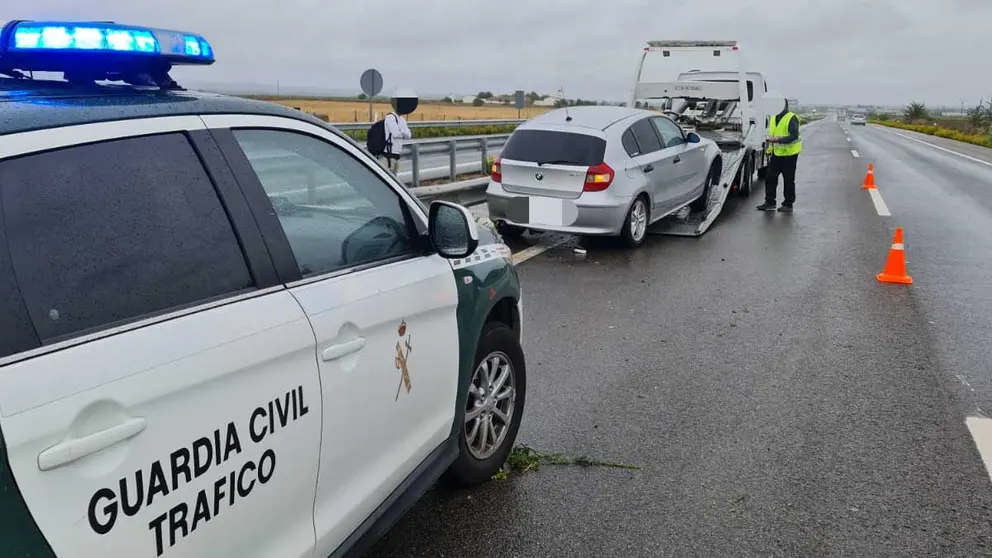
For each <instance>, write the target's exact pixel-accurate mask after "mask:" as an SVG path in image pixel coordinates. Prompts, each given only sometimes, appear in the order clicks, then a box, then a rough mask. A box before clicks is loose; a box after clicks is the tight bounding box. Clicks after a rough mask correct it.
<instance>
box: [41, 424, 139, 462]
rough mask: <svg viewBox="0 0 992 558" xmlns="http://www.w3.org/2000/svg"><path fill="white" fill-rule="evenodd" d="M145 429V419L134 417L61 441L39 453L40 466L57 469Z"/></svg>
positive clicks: (127, 438)
mask: <svg viewBox="0 0 992 558" xmlns="http://www.w3.org/2000/svg"><path fill="white" fill-rule="evenodd" d="M144 429H145V419H143V418H133V419H131V420H128V421H125V422H123V423H121V424H118V425H117V426H112V427H110V428H108V429H106V430H101V431H99V432H97V433H95V434H90V435H89V436H83V437H82V438H75V439H72V440H66V441H64V442H59V443H58V444H55V445H54V446H52V447H50V448H48V449H46V450H45V451H43V452H41V453H39V454H38V468H39V469H41V470H42V471H49V470H51V469H56V468H58V467H61V466H63V465H68V464H69V463H72V462H73V461H76V460H79V459H82V458H84V457H86V456H88V455H92V454H94V453H96V452H98V451H100V450H104V449H107V448H109V447H111V446H114V445H117V444H119V443H121V442H123V441H125V440H129V439H131V438H133V437H135V436H137V435H138V434H141V432H142V431H144Z"/></svg>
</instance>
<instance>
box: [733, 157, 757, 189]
mask: <svg viewBox="0 0 992 558" xmlns="http://www.w3.org/2000/svg"><path fill="white" fill-rule="evenodd" d="M752 161H753V158H752V157H747V158H746V159H745V160H744V163H743V165H744V166H743V168H741V177H740V183H739V184H738V185H737V195H739V196H740V197H742V198H746V197H748V196H750V195H751V183H752V181H753V180H754V170H753V169H754V163H753V162H752Z"/></svg>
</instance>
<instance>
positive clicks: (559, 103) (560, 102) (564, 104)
mask: <svg viewBox="0 0 992 558" xmlns="http://www.w3.org/2000/svg"><path fill="white" fill-rule="evenodd" d="M567 106H568V101H566V100H565V99H558V100H556V101H555V108H562V107H567Z"/></svg>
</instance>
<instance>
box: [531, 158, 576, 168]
mask: <svg viewBox="0 0 992 558" xmlns="http://www.w3.org/2000/svg"><path fill="white" fill-rule="evenodd" d="M544 165H576V166H583V165H579V163H576V162H575V161H571V160H568V159H550V160H548V161H538V162H537V166H539V167H542V166H544Z"/></svg>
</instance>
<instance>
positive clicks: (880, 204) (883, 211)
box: [868, 188, 892, 217]
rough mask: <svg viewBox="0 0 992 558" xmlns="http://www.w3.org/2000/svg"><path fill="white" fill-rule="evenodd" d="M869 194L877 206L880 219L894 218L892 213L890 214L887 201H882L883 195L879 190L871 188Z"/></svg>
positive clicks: (876, 211) (876, 210)
mask: <svg viewBox="0 0 992 558" xmlns="http://www.w3.org/2000/svg"><path fill="white" fill-rule="evenodd" d="M868 193H870V194H871V201H872V202H873V203H874V204H875V213H878V216H879V217H892V213H889V206H887V205H885V200H883V199H882V193H881V192H879V191H878V188H871V189H869V190H868Z"/></svg>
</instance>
